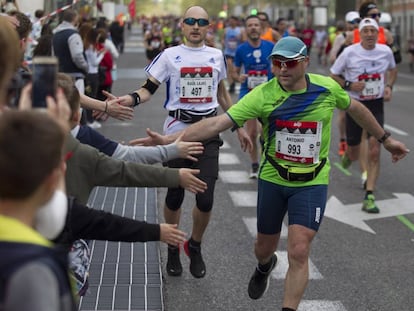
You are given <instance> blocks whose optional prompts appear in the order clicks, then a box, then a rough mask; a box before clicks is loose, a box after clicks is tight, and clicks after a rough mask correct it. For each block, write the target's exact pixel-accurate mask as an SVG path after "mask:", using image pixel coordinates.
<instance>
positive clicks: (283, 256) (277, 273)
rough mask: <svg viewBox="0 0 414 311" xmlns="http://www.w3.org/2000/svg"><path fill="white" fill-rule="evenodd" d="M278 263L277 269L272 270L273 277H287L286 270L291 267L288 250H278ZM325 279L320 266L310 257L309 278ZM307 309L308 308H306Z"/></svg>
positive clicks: (281, 278)
mask: <svg viewBox="0 0 414 311" xmlns="http://www.w3.org/2000/svg"><path fill="white" fill-rule="evenodd" d="M276 253H277V261H278V263H277V265H276V268H275V270H273V272H272V277H273V278H274V279H280V280H283V279H285V276H286V272H287V270H288V267H289V262H288V257H287V251H277V252H276ZM321 279H323V276H322V274H321V273H320V272H319V270H318V268H316V266H315V265H314V264H313V262H312V260H310V258H309V280H321ZM306 310H307V309H306Z"/></svg>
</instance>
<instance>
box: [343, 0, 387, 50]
mask: <svg viewBox="0 0 414 311" xmlns="http://www.w3.org/2000/svg"><path fill="white" fill-rule="evenodd" d="M359 17H360V18H361V19H363V18H372V19H374V20H375V21H376V22H377V23H378V24H379V20H380V18H381V12H380V10H379V9H378V7H377V4H376V3H375V2H374V1H365V2H363V3H362V4H361V6H360V7H359ZM360 41H361V37H360V35H359V30H358V28H356V29H354V31H353V32H352V33H350V34H349V35H347V38H346V45H351V44H352V43H358V42H360ZM378 43H380V44H387V45H388V46H390V47H391V46H392V45H393V43H394V38H393V36H392V33H391V32H390V31H389V30H388V29H386V28H384V27H382V26H381V27H379V29H378Z"/></svg>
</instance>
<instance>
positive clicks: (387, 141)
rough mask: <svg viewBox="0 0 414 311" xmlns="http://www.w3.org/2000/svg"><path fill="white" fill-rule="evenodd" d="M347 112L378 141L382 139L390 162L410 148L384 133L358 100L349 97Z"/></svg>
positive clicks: (400, 156)
mask: <svg viewBox="0 0 414 311" xmlns="http://www.w3.org/2000/svg"><path fill="white" fill-rule="evenodd" d="M347 112H348V113H349V114H350V115H351V117H352V118H353V119H354V120H355V122H357V123H358V124H359V125H360V126H361V127H363V128H364V129H366V130H367V132H368V133H370V134H371V135H372V136H374V137H375V138H376V139H378V141H382V143H383V144H384V148H385V149H387V150H388V151H389V152H390V153H391V155H392V162H394V163H395V162H397V161H398V160H400V159H402V158H404V157H405V156H406V155H407V154H408V153H409V152H410V150H409V149H408V148H407V147H406V146H405V144H403V143H402V142H400V141H398V140H395V139H393V138H391V137H388V134H387V135H386V132H385V131H384V129H383V128H382V127H381V126H380V125H379V123H378V122H377V120H376V119H375V117H374V116H373V115H372V113H371V112H370V111H369V110H368V108H366V107H365V106H364V105H363V104H361V103H360V102H359V101H357V100H354V99H351V105H350V106H349V108H348V110H347Z"/></svg>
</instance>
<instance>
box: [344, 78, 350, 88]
mask: <svg viewBox="0 0 414 311" xmlns="http://www.w3.org/2000/svg"><path fill="white" fill-rule="evenodd" d="M351 84H352V82H351V81H348V80H345V84H344V90H349V89H350V87H351Z"/></svg>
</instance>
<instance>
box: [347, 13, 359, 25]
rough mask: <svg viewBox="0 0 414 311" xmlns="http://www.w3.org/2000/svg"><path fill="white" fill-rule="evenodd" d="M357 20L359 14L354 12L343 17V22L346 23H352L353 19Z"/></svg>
mask: <svg viewBox="0 0 414 311" xmlns="http://www.w3.org/2000/svg"><path fill="white" fill-rule="evenodd" d="M357 18H359V13H358V12H356V11H350V12H348V13H346V15H345V21H346V22H348V23H350V22H352V21H353V20H354V19H357Z"/></svg>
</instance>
